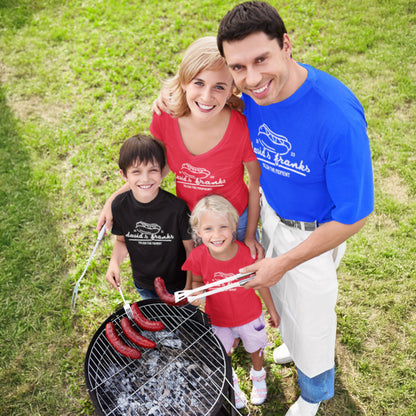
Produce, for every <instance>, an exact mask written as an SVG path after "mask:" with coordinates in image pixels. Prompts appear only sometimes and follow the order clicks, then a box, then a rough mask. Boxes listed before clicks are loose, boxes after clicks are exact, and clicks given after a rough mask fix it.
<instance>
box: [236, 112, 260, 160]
mask: <svg viewBox="0 0 416 416" xmlns="http://www.w3.org/2000/svg"><path fill="white" fill-rule="evenodd" d="M239 124H240V126H239V134H240V135H241V140H240V142H241V150H242V155H243V161H244V162H251V161H253V160H257V157H256V155H255V153H254V151H253V147H252V145H251V140H250V132H249V130H248V126H247V119H246V117H245V116H244V115H242V114H239Z"/></svg>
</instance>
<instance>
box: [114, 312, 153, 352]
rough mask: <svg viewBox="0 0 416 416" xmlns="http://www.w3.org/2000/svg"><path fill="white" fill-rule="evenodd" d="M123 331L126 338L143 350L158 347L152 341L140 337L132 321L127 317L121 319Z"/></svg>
mask: <svg viewBox="0 0 416 416" xmlns="http://www.w3.org/2000/svg"><path fill="white" fill-rule="evenodd" d="M120 325H121V329H122V330H123V332H124V334H125V335H126V337H127V338H128V339H129V340H130V341H131V342H134V343H135V344H136V345H138V346H139V347H143V348H154V347H156V343H155V342H153V341H152V340H151V339H149V338H146V337H144V336H143V335H140V334H139V333H138V332H137V331H136V330H135V329H134V328H133V326H132V324H131V322H130V320H129V319H128V318H126V317H124V318H121V321H120Z"/></svg>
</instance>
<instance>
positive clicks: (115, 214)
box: [111, 197, 123, 235]
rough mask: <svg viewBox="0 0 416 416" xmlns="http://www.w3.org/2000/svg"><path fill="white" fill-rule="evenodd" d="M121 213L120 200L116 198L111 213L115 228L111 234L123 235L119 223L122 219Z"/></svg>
mask: <svg viewBox="0 0 416 416" xmlns="http://www.w3.org/2000/svg"><path fill="white" fill-rule="evenodd" d="M119 211H120V198H119V197H116V198H115V199H114V201H113V202H112V203H111V212H112V214H113V227H112V228H111V233H112V234H114V235H123V231H122V229H121V224H120V222H119V218H120V214H119Z"/></svg>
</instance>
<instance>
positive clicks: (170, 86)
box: [164, 36, 244, 118]
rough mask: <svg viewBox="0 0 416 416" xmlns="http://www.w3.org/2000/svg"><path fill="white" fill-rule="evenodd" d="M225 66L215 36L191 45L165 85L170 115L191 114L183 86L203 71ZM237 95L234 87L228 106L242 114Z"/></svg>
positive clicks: (177, 116) (204, 38) (242, 106)
mask: <svg viewBox="0 0 416 416" xmlns="http://www.w3.org/2000/svg"><path fill="white" fill-rule="evenodd" d="M224 65H226V63H225V60H224V58H223V57H222V56H221V55H220V52H219V51H218V47H217V40H216V37H215V36H206V37H203V38H200V39H198V40H196V41H195V42H193V43H191V45H189V46H188V48H187V49H186V51H185V54H184V56H183V59H182V62H181V64H180V66H179V70H178V72H177V73H176V75H175V76H174V77H173V78H171V79H169V80H167V81H166V82H165V83H164V87H165V90H166V91H167V93H168V94H169V97H164V98H165V102H166V104H167V107H168V109H169V112H170V114H171V115H172V116H173V117H176V118H179V117H183V116H185V115H187V114H188V113H189V112H190V109H189V107H188V104H187V102H186V95H185V93H184V91H183V88H182V85H187V84H189V83H190V82H191V81H192V80H193V79H194V78H195V77H196V76H197V75H198V74H199V73H201V72H202V71H206V70H217V69H221V67H222V66H224ZM236 94H238V90H237V89H236V88H235V87H233V94H232V95H231V97H230V98H229V99H228V101H227V105H228V106H229V107H230V108H232V109H234V110H237V111H240V112H242V111H243V109H244V103H243V100H242V99H241V98H240V97H238V96H237V95H236Z"/></svg>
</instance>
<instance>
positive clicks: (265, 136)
mask: <svg viewBox="0 0 416 416" xmlns="http://www.w3.org/2000/svg"><path fill="white" fill-rule="evenodd" d="M302 66H304V67H305V68H306V69H307V70H308V77H307V79H306V80H305V82H304V83H303V84H302V86H301V87H300V88H299V89H298V90H297V91H296V92H295V93H294V94H292V95H291V96H290V97H289V98H287V99H286V100H283V101H282V102H278V103H275V104H271V105H268V106H260V105H257V104H256V103H255V102H254V101H253V100H252V99H251V98H250V97H249V96H247V95H245V94H243V99H244V102H245V110H244V113H245V115H246V117H247V123H248V127H249V131H250V139H251V142H252V146H253V149H254V153H255V154H256V156H257V158H258V160H259V162H260V165H261V179H260V184H261V186H262V188H263V191H264V194H265V196H266V199H267V201H268V203H269V204H270V205H271V207H272V208H273V209H274V210H275V211H276V213H277V214H278V215H280V216H281V217H282V218H286V219H291V220H297V221H307V222H312V221H317V222H318V223H323V222H328V221H331V220H335V221H338V222H341V223H344V224H353V223H355V222H357V221H358V220H360V219H362V218H364V217H366V216H367V215H368V214H370V213H371V211H372V210H373V206H374V186H373V171H372V164H371V153H370V145H369V140H368V137H367V132H366V129H367V123H366V120H365V116H364V110H363V108H362V106H361V104H360V102H359V101H358V100H357V98H356V97H355V96H354V94H353V93H352V92H351V91H350V90H349V89H348V88H347V87H346V86H345V85H344V84H342V83H341V82H340V81H338V80H337V79H336V78H334V77H333V76H331V75H329V74H326V73H325V72H322V71H319V70H317V69H315V68H312V67H311V66H309V65H304V64H302Z"/></svg>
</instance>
